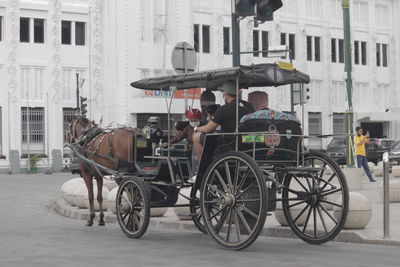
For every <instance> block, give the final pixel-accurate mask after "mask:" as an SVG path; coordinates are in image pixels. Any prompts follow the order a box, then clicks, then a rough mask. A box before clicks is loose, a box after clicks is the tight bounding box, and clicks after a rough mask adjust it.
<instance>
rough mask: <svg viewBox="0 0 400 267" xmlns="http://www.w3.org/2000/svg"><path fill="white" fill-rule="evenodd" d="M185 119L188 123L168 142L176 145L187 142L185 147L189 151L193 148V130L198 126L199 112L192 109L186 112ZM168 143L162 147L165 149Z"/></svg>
mask: <svg viewBox="0 0 400 267" xmlns="http://www.w3.org/2000/svg"><path fill="white" fill-rule="evenodd" d="M186 119H187V120H188V121H189V124H188V125H187V126H186V127H184V128H183V129H181V130H179V131H177V132H176V135H175V136H174V137H172V138H171V140H170V141H169V143H170V144H175V143H178V142H180V141H182V140H184V139H186V141H187V146H188V148H189V149H191V148H192V146H193V140H192V137H193V129H194V127H196V126H198V125H199V123H200V119H201V111H200V110H198V109H196V108H194V109H190V110H188V111H186ZM167 146H168V143H164V144H163V147H167Z"/></svg>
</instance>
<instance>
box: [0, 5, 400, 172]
mask: <svg viewBox="0 0 400 267" xmlns="http://www.w3.org/2000/svg"><path fill="white" fill-rule="evenodd" d="M283 2H284V7H283V8H282V9H281V10H279V11H278V12H276V14H275V21H273V22H267V23H264V24H261V25H259V26H258V27H256V28H255V27H254V23H253V21H252V19H251V18H247V19H245V20H243V21H242V22H241V50H242V51H252V50H253V49H256V50H258V49H260V50H261V49H265V48H267V47H271V46H276V45H281V44H286V45H289V46H290V48H291V49H294V52H295V54H294V56H295V60H294V64H295V66H296V67H297V68H298V69H299V70H301V71H303V72H306V73H308V74H310V76H311V79H312V81H311V84H310V85H309V87H310V89H311V99H310V101H309V103H308V104H307V107H306V112H305V115H306V116H305V123H304V126H305V130H306V133H307V132H310V133H314V134H315V133H322V134H328V133H339V132H341V131H342V126H343V113H344V111H345V110H346V108H347V102H346V89H345V83H344V79H345V72H344V64H343V59H344V56H343V41H342V40H343V28H342V10H341V0H297V1H291V0H285V1H283ZM350 2H351V21H352V39H353V51H354V53H353V56H354V58H353V63H354V69H353V77H354V109H355V116H356V118H355V119H356V120H355V123H356V124H360V123H367V124H363V125H364V127H366V128H370V130H371V132H372V133H373V134H375V135H376V136H377V137H381V136H384V135H386V136H388V137H390V138H400V123H399V122H396V121H395V120H397V117H398V115H397V114H400V113H399V112H400V109H399V107H400V93H398V91H399V90H398V88H399V86H400V69H399V66H398V64H399V63H398V62H400V27H396V26H397V25H400V18H399V17H400V1H398V0H369V1H366V0H352V1H350ZM230 3H231V1H229V0H202V1H200V0H191V1H190V0H91V1H89V0H62V1H60V0H0V114H1V116H0V118H1V120H0V128H1V131H0V154H1V155H4V156H5V159H0V168H1V167H2V168H7V166H8V158H9V151H10V150H18V151H19V154H20V155H21V156H23V154H26V153H27V152H28V150H29V151H30V153H43V154H50V155H51V151H52V150H53V149H59V150H63V144H64V136H63V133H64V130H65V125H67V124H66V123H67V122H66V118H67V117H68V114H70V113H71V111H72V108H74V107H75V106H76V94H75V90H76V73H79V74H80V77H82V78H84V79H85V82H84V84H83V88H82V92H81V95H83V96H85V97H87V98H88V109H89V112H88V117H89V118H91V119H94V120H96V121H99V120H100V119H101V118H102V121H103V124H104V125H108V124H109V123H113V126H118V125H127V124H129V125H131V126H141V125H142V123H143V120H144V118H145V117H147V116H148V115H144V113H164V114H165V113H166V110H167V109H166V105H165V99H164V98H163V97H161V96H159V94H157V92H156V93H154V94H153V95H149V94H148V93H147V92H145V91H139V90H135V89H133V88H131V87H130V85H129V84H130V82H132V81H134V80H137V79H140V78H145V77H150V76H160V75H164V74H171V73H173V68H172V66H171V63H170V61H171V60H170V55H171V51H172V48H173V47H174V45H175V44H176V43H177V42H180V41H187V42H189V43H192V44H194V43H195V42H196V48H197V49H198V51H199V53H198V55H199V57H198V69H199V70H204V69H212V68H220V67H228V66H231V64H232V58H231V56H230V55H229V53H230V51H231V41H230V37H231V31H230V26H231V19H230V13H231V7H230ZM275 60H277V59H271V58H266V57H263V55H262V54H258V55H253V54H246V55H242V57H241V62H242V64H252V63H261V62H272V61H275ZM266 90H267V91H268V93H269V94H270V106H271V107H272V108H275V109H278V110H284V111H288V110H290V95H289V87H285V88H268V89H266ZM219 99H220V98H219ZM220 100H221V99H220ZM189 102H191V101H189ZM174 103H175V104H174V106H173V108H172V112H173V113H176V114H181V113H183V110H184V100H182V99H178V100H176V101H175V102H174ZM190 104H191V103H190ZM194 105H195V106H196V105H198V103H197V101H195V103H194ZM28 107H29V109H30V111H31V116H30V119H29V120H27V116H26V112H27V108H28ZM386 110H388V112H385V111H386ZM299 111H300V110H298V109H297V112H299ZM368 123H369V124H368ZM371 123H376V124H371ZM28 124H29V126H28ZM28 128H29V132H30V135H29V138H27V129H28ZM28 139H29V142H28ZM326 144H327V141H324V142H323V143H320V142H318V141H313V142H312V143H311V144H310V145H311V146H315V147H319V146H325V145H326ZM21 164H22V167H24V164H26V162H24V161H23V160H22V163H21Z"/></svg>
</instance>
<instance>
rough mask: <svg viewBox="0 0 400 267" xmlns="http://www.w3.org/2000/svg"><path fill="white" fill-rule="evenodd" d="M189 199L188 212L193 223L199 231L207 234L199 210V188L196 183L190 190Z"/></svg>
mask: <svg viewBox="0 0 400 267" xmlns="http://www.w3.org/2000/svg"><path fill="white" fill-rule="evenodd" d="M190 199H191V201H190V213H191V214H192V220H193V223H194V225H195V226H196V228H197V229H199V231H200V232H202V233H204V234H207V230H206V227H205V226H204V220H203V215H202V214H201V210H200V189H199V188H198V187H197V186H196V185H194V186H193V187H192V190H191V191H190Z"/></svg>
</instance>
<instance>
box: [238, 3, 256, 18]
mask: <svg viewBox="0 0 400 267" xmlns="http://www.w3.org/2000/svg"><path fill="white" fill-rule="evenodd" d="M234 1H235V14H236V16H238V17H248V16H254V15H255V14H256V13H255V11H254V5H255V4H256V0H234Z"/></svg>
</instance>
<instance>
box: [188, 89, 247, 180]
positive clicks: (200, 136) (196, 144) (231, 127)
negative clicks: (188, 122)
mask: <svg viewBox="0 0 400 267" xmlns="http://www.w3.org/2000/svg"><path fill="white" fill-rule="evenodd" d="M218 89H219V90H220V91H222V92H223V96H224V99H225V103H226V104H225V105H223V106H221V107H219V108H218V109H217V111H216V112H215V114H214V116H213V118H212V119H211V121H209V122H208V123H207V124H206V125H204V126H199V127H196V128H195V129H194V130H195V133H194V136H193V148H194V150H195V157H196V159H200V156H201V153H202V152H203V145H204V141H205V136H206V134H208V133H212V132H214V131H215V130H216V129H217V128H218V127H219V126H221V131H222V132H224V133H232V132H235V130H236V84H235V83H234V82H231V81H228V82H225V83H224V84H223V85H222V86H220V87H219V88H218ZM253 111H254V110H253V108H252V106H251V105H250V104H249V103H247V102H246V101H243V100H240V102H239V118H241V117H242V116H243V115H245V114H248V113H250V112H253ZM194 173H196V170H194ZM192 178H194V177H192ZM194 179H195V178H194ZM194 179H191V180H190V182H193V181H194Z"/></svg>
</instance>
